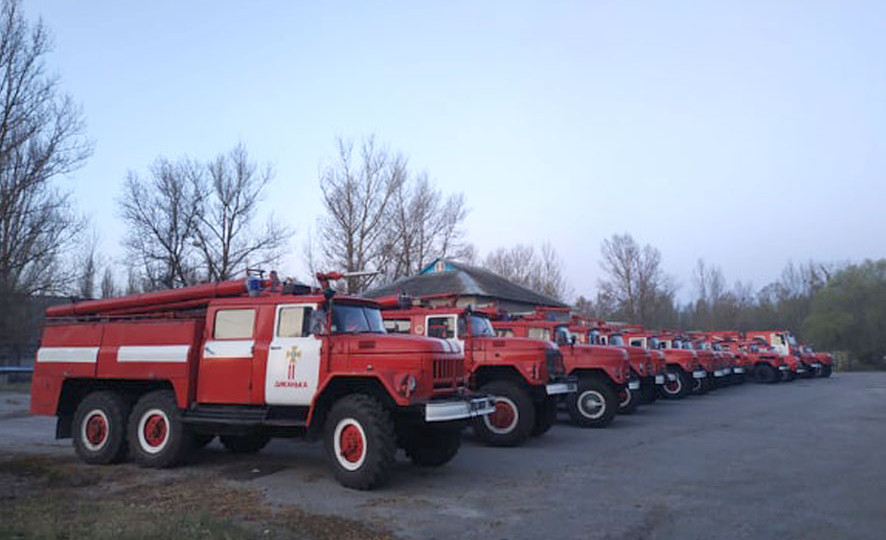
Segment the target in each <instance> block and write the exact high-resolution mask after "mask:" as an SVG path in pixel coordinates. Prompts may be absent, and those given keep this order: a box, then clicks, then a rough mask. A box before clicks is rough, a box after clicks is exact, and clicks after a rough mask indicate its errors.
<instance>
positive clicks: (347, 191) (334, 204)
mask: <svg viewBox="0 0 886 540" xmlns="http://www.w3.org/2000/svg"><path fill="white" fill-rule="evenodd" d="M358 153H359V155H355V152H354V145H353V143H352V142H349V141H344V140H342V139H339V140H338V155H337V156H336V160H335V162H334V163H332V164H331V165H329V166H327V167H326V168H325V169H323V171H322V172H321V174H320V189H321V190H322V191H323V205H324V207H325V210H326V214H325V215H324V216H322V217H321V218H320V220H319V223H318V234H319V238H320V244H321V246H322V247H321V249H322V253H323V257H324V259H325V263H326V264H328V265H330V266H331V267H333V268H340V269H342V270H345V271H348V272H354V271H361V270H367V271H374V270H377V271H383V270H384V268H383V265H384V262H385V258H386V255H387V254H389V253H390V250H389V245H388V226H389V224H390V221H391V212H390V205H391V201H392V200H393V198H394V197H395V194H396V193H397V190H398V189H400V187H401V186H402V184H403V182H405V181H406V176H407V173H406V160H405V159H404V158H403V156H401V155H400V154H398V153H393V152H391V151H390V150H388V149H387V148H383V147H379V146H377V145H376V143H375V138H374V137H369V138H367V139H365V140H364V141H363V142H362V144H361V145H360V149H359V152H358ZM375 277H376V276H362V277H351V278H348V279H347V287H348V291H350V292H360V291H362V290H365V289H366V288H367V287H369V286H370V285H371V284H372V282H373V281H374V280H375Z"/></svg>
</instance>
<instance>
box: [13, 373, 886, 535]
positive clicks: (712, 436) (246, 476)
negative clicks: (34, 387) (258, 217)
mask: <svg viewBox="0 0 886 540" xmlns="http://www.w3.org/2000/svg"><path fill="white" fill-rule="evenodd" d="M884 398H886V373H865V374H837V375H835V377H833V378H832V379H829V380H801V381H796V382H793V383H790V384H785V385H775V386H761V385H751V384H747V385H743V386H738V387H732V388H725V389H720V390H718V391H716V392H714V393H712V394H709V395H706V396H700V397H695V398H690V399H688V400H684V401H681V402H657V403H655V404H652V405H649V406H646V407H644V408H643V409H641V411H640V412H639V413H638V414H635V415H632V416H627V417H624V416H620V417H618V418H617V419H616V422H615V423H614V424H613V425H612V426H611V428H609V429H606V430H583V429H578V428H574V427H572V426H570V425H569V424H568V423H567V422H566V418H565V416H563V417H561V419H560V423H559V424H558V425H556V426H555V427H554V428H553V429H552V430H551V431H550V432H549V433H548V434H547V435H545V436H544V437H541V438H539V439H533V440H532V441H530V442H529V443H528V444H526V445H524V446H523V447H520V448H505V449H502V448H488V447H484V446H481V445H479V444H478V443H477V442H476V441H474V440H473V438H472V437H471V435H470V434H469V433H466V434H465V438H464V446H463V448H462V451H461V452H460V453H459V455H458V456H457V457H456V458H455V459H454V460H453V461H452V462H451V463H450V464H448V465H446V466H444V467H442V468H439V469H420V468H415V467H413V466H411V465H410V464H408V462H406V460H405V459H402V456H401V460H400V461H399V462H398V464H397V467H396V469H395V471H394V475H393V478H392V481H391V483H390V484H389V485H388V486H386V487H384V488H382V489H380V490H377V491H373V492H356V491H352V490H347V489H344V488H342V487H340V486H339V485H338V484H337V483H336V482H335V480H334V478H333V477H332V475H331V473H330V472H329V470H328V469H327V468H326V464H325V463H324V460H323V455H322V452H321V447H320V446H319V445H317V444H306V443H303V442H300V441H293V440H279V441H274V442H272V443H271V444H270V445H269V446H268V448H266V449H265V450H264V451H263V452H262V453H260V454H257V455H254V456H235V455H231V454H228V453H226V452H225V451H224V450H223V449H222V448H221V446H220V445H219V444H218V443H217V442H215V443H213V444H211V445H210V446H209V447H208V448H207V449H206V450H203V451H201V452H199V453H197V454H196V455H195V456H194V459H193V461H192V462H191V463H190V464H188V465H186V466H183V467H179V468H177V469H173V470H166V471H155V470H145V469H141V468H138V467H137V466H135V465H133V464H131V463H127V464H122V465H115V466H107V467H100V466H89V465H85V464H82V463H81V462H79V461H78V460H77V459H76V457H75V455H74V452H73V449H72V448H71V445H70V441H69V440H63V441H56V440H54V439H53V434H54V421H53V419H51V418H40V417H31V416H29V415H28V414H27V401H28V396H27V393H25V392H22V391H21V389H12V390H10V389H5V390H4V391H0V538H32V537H39V538H105V537H108V538H110V537H113V538H121V537H122V538H148V537H150V538H158V537H159V538H173V537H175V538H184V537H187V538H191V537H194V538H202V537H205V538H232V539H240V538H333V537H334V538H336V539H349V538H361V539H364V538H422V539H425V538H440V539H443V538H478V539H479V538H483V539H487V538H540V537H556V538H562V539H566V538H617V539H621V538H624V539H629V538H630V539H633V538H681V539H683V538H699V539H702V538H704V539H707V538H712V537H717V538H755V539H756V538H779V539H784V538H822V539H825V538H827V539H830V538H881V537H882V536H881V533H882V531H883V530H886V491H884V490H883V486H884V485H886V462H884V461H883V459H882V457H881V456H882V452H881V449H882V448H884V445H886V429H884V427H886V405H884V403H886V399H884Z"/></svg>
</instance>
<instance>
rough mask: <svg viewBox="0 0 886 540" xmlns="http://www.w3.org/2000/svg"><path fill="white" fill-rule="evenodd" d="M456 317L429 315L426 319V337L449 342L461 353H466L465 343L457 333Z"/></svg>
mask: <svg viewBox="0 0 886 540" xmlns="http://www.w3.org/2000/svg"><path fill="white" fill-rule="evenodd" d="M456 321H457V317H456V316H455V315H428V316H427V317H425V332H426V334H425V335H426V336H428V337H433V338H438V339H442V340H445V341H448V342H449V343H451V344H452V345H453V346H455V347H456V348H457V350H458V351H459V352H461V353H464V352H465V342H464V340H463V339H460V337H461V336H459V335H458V332H456V328H457V327H458V324H457V323H456Z"/></svg>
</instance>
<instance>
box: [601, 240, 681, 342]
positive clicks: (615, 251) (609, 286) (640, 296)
mask: <svg viewBox="0 0 886 540" xmlns="http://www.w3.org/2000/svg"><path fill="white" fill-rule="evenodd" d="M601 251H602V255H603V260H602V262H601V266H602V268H603V271H604V272H605V273H606V276H607V277H606V278H605V279H601V280H600V282H599V286H600V293H599V297H600V298H599V300H600V302H601V303H604V304H606V305H609V306H611V308H612V309H613V310H614V313H612V315H616V316H619V317H622V318H626V319H628V320H630V321H631V322H636V323H640V324H644V325H645V324H650V323H652V322H654V321H657V319H658V318H660V317H661V316H662V315H663V314H666V313H668V312H671V311H673V295H674V286H673V283H672V282H671V279H670V278H669V277H668V276H667V275H666V274H665V273H664V271H663V270H662V268H661V252H659V251H658V250H657V249H656V248H654V247H652V246H650V245H648V244H647V245H646V246H643V247H640V244H638V243H637V241H636V240H634V238H633V237H632V236H631V235H629V234H624V235H617V234H616V235H613V236H612V238H609V239H606V240H603V245H602V249H601Z"/></svg>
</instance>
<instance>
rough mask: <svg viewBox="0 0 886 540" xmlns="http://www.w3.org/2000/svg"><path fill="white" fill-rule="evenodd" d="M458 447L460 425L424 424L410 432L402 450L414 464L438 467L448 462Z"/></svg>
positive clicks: (459, 445)
mask: <svg viewBox="0 0 886 540" xmlns="http://www.w3.org/2000/svg"><path fill="white" fill-rule="evenodd" d="M460 447H461V426H459V427H452V426H430V425H424V426H422V427H421V428H418V429H415V430H413V431H412V432H411V433H410V435H409V439H408V441H407V442H406V444H405V445H404V450H406V456H407V457H408V458H409V459H411V460H412V463H414V464H415V465H420V466H422V467H439V466H440V465H445V464H446V463H449V461H450V460H451V459H452V458H454V457H455V454H457V453H458V449H459V448H460Z"/></svg>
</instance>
